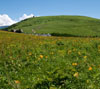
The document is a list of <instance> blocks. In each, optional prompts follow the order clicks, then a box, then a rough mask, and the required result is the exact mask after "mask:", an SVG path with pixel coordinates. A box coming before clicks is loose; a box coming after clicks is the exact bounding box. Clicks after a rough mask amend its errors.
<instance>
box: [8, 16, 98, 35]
mask: <svg viewBox="0 0 100 89" xmlns="http://www.w3.org/2000/svg"><path fill="white" fill-rule="evenodd" d="M7 29H8V30H9V31H10V30H11V29H23V31H24V33H33V32H32V30H34V31H35V32H36V33H60V34H66V35H71V36H100V20H99V19H95V18H91V17H86V16H43V17H35V18H30V19H26V20H23V21H21V22H19V23H17V24H14V25H12V26H10V27H8V28H7Z"/></svg>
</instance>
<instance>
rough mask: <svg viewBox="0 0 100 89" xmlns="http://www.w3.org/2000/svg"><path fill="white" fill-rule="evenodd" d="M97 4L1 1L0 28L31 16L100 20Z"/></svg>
mask: <svg viewBox="0 0 100 89" xmlns="http://www.w3.org/2000/svg"><path fill="white" fill-rule="evenodd" d="M99 4H100V0H1V2H0V26H2V25H11V24H13V23H16V22H18V21H20V20H23V19H25V18H28V17H31V16H32V14H33V15H35V16H50V15H81V16H90V17H94V18H99V19H100V5H99ZM5 20H6V21H5Z"/></svg>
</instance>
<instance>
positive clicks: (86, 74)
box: [0, 31, 100, 89]
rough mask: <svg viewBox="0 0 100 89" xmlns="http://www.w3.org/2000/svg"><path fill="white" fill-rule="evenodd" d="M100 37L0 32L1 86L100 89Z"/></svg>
mask: <svg viewBox="0 0 100 89" xmlns="http://www.w3.org/2000/svg"><path fill="white" fill-rule="evenodd" d="M99 88H100V38H77V37H76V38H72V37H67V38H64V37H39V36H32V35H25V34H15V33H8V32H3V31H0V89H99Z"/></svg>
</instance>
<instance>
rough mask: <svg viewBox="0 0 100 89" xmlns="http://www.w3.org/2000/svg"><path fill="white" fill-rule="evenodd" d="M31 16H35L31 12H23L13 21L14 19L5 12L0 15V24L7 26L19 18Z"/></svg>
mask: <svg viewBox="0 0 100 89" xmlns="http://www.w3.org/2000/svg"><path fill="white" fill-rule="evenodd" d="M32 17H35V16H34V15H33V14H30V15H27V14H24V15H23V16H22V17H20V18H19V19H18V21H15V20H12V19H11V18H10V17H9V16H8V15H7V14H2V15H0V26H9V25H12V24H14V23H17V22H19V21H21V20H24V19H27V18H32Z"/></svg>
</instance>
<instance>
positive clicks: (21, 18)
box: [19, 14, 34, 21]
mask: <svg viewBox="0 0 100 89" xmlns="http://www.w3.org/2000/svg"><path fill="white" fill-rule="evenodd" d="M32 17H34V15H33V14H30V15H27V14H24V15H23V16H22V17H20V18H19V20H20V21H21V20H24V19H27V18H32Z"/></svg>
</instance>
